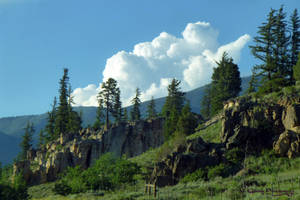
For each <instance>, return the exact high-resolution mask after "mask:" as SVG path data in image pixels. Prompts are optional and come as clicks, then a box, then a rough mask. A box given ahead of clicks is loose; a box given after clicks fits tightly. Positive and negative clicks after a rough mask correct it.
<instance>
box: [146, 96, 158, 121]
mask: <svg viewBox="0 0 300 200" xmlns="http://www.w3.org/2000/svg"><path fill="white" fill-rule="evenodd" d="M156 116H157V114H156V110H155V101H154V98H153V96H152V97H151V100H150V102H149V104H148V107H147V118H148V119H153V118H155V117H156Z"/></svg>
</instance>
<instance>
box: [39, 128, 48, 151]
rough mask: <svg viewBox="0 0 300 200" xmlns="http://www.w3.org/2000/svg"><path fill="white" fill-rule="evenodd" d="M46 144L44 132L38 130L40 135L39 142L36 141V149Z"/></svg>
mask: <svg viewBox="0 0 300 200" xmlns="http://www.w3.org/2000/svg"><path fill="white" fill-rule="evenodd" d="M45 142H46V139H45V135H44V130H43V129H41V130H40V133H39V140H38V144H37V147H38V148H40V147H42V146H43V145H44V144H45Z"/></svg>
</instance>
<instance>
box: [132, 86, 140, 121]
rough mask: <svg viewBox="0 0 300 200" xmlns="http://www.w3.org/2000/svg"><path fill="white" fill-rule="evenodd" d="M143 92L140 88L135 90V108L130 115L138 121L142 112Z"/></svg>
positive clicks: (133, 119)
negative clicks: (141, 98)
mask: <svg viewBox="0 0 300 200" xmlns="http://www.w3.org/2000/svg"><path fill="white" fill-rule="evenodd" d="M140 96H141V92H140V89H139V88H136V90H135V97H134V98H133V99H132V100H131V103H132V104H133V108H132V109H131V112H130V116H131V120H132V121H138V120H140V119H141V112H140V104H141V100H140Z"/></svg>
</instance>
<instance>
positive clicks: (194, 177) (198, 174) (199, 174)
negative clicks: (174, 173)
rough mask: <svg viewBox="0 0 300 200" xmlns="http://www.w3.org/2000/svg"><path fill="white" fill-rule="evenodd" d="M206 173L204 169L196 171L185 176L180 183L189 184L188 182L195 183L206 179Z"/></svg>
mask: <svg viewBox="0 0 300 200" xmlns="http://www.w3.org/2000/svg"><path fill="white" fill-rule="evenodd" d="M205 176H206V173H205V171H204V170H203V169H198V170H196V171H194V172H193V173H190V174H187V175H185V177H183V178H182V179H181V180H180V182H181V183H188V182H195V181H198V180H202V179H205Z"/></svg>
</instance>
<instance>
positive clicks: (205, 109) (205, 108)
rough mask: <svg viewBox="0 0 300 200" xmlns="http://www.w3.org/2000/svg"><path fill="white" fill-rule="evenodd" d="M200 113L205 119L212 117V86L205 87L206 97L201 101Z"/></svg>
mask: <svg viewBox="0 0 300 200" xmlns="http://www.w3.org/2000/svg"><path fill="white" fill-rule="evenodd" d="M200 113H201V115H202V117H204V118H205V119H208V118H210V117H211V85H207V86H206V87H205V90H204V95H203V97H202V100H201V110H200Z"/></svg>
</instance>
